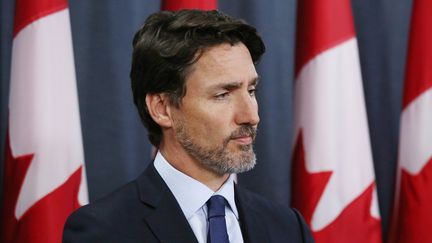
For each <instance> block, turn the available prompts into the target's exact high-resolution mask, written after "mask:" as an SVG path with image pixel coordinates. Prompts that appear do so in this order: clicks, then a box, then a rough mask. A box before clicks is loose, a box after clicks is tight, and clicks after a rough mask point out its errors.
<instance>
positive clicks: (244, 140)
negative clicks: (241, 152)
mask: <svg viewBox="0 0 432 243" xmlns="http://www.w3.org/2000/svg"><path fill="white" fill-rule="evenodd" d="M232 139H233V140H234V141H235V142H236V143H238V144H240V145H249V144H251V143H252V142H253V137H252V136H239V137H234V138H232Z"/></svg>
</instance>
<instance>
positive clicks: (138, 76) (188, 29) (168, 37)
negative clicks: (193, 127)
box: [130, 10, 265, 146]
mask: <svg viewBox="0 0 432 243" xmlns="http://www.w3.org/2000/svg"><path fill="white" fill-rule="evenodd" d="M239 42H242V43H243V44H244V45H245V46H246V47H247V48H248V50H249V52H250V54H251V56H252V60H253V62H254V63H257V62H258V60H259V59H260V57H261V55H262V54H263V53H264V51H265V47H264V43H263V41H262V40H261V37H260V36H259V35H258V34H257V31H256V29H255V28H254V27H252V26H250V25H248V24H246V23H245V22H244V21H242V20H240V19H235V18H232V17H230V16H228V15H225V14H223V13H221V12H219V11H216V10H213V11H200V10H181V11H178V12H169V11H162V12H158V13H155V14H152V15H150V16H149V17H148V18H147V20H146V21H145V23H144V25H143V26H142V27H141V29H140V30H138V32H137V33H136V34H135V37H134V39H133V54H132V68H131V72H130V78H131V80H132V92H133V98H134V102H135V105H136V106H137V108H138V111H139V114H140V116H141V120H142V122H143V123H144V126H145V127H146V128H147V130H148V132H149V139H150V142H151V143H152V144H153V145H155V146H159V144H160V141H161V138H162V130H161V128H160V126H159V125H158V124H157V123H156V122H155V121H153V119H152V118H151V116H150V114H149V112H148V109H147V105H146V101H145V99H146V95H147V94H156V93H166V94H167V95H168V97H169V102H171V104H174V105H176V106H179V105H180V103H181V99H182V98H183V96H184V95H185V94H186V85H185V79H186V76H187V74H188V72H189V71H190V67H191V65H192V64H194V63H195V62H196V61H197V60H198V59H199V57H200V54H202V52H203V51H205V49H206V48H209V47H213V46H216V45H219V44H223V43H230V44H231V45H234V44H236V43H239Z"/></svg>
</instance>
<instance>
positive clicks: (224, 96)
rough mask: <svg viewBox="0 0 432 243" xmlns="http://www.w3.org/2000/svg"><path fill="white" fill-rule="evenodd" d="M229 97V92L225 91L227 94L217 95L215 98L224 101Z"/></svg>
mask: <svg viewBox="0 0 432 243" xmlns="http://www.w3.org/2000/svg"><path fill="white" fill-rule="evenodd" d="M228 95H229V92H227V91H225V92H221V93H218V94H216V95H215V98H216V99H217V100H223V99H225V98H227V97H228Z"/></svg>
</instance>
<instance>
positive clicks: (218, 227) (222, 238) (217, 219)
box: [207, 195, 229, 243]
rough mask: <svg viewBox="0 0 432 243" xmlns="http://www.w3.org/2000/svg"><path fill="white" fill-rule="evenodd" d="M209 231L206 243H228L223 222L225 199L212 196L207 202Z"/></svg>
mask: <svg viewBox="0 0 432 243" xmlns="http://www.w3.org/2000/svg"><path fill="white" fill-rule="evenodd" d="M207 208H208V221H209V231H208V234H207V243H229V240H228V233H227V227H226V222H225V198H224V197H223V196H220V195H214V196H212V197H211V198H210V199H209V200H208V201H207Z"/></svg>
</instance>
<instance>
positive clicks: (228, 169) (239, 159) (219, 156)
mask: <svg viewBox="0 0 432 243" xmlns="http://www.w3.org/2000/svg"><path fill="white" fill-rule="evenodd" d="M177 124H178V126H177V127H176V128H175V133H176V137H177V139H178V142H179V143H180V145H181V146H182V147H183V149H184V150H185V151H186V152H187V153H188V154H189V155H190V156H192V157H193V158H195V159H196V160H197V161H198V162H199V163H200V164H201V165H202V166H203V167H204V168H206V169H207V170H209V171H212V172H213V173H216V174H218V175H224V174H231V173H242V172H246V171H249V170H251V169H252V168H254V167H255V164H256V156H255V152H254V151H253V146H252V144H248V145H236V146H238V148H239V149H238V151H229V149H228V143H229V142H230V141H231V140H232V139H233V138H235V137H239V136H251V137H252V138H253V139H255V136H256V132H257V129H256V128H254V127H253V126H251V125H242V126H241V127H240V128H239V129H237V130H236V131H234V132H233V133H232V134H231V135H230V136H229V137H228V138H226V139H225V140H224V141H223V142H222V144H220V145H215V146H211V147H204V146H202V145H200V144H199V143H197V142H196V141H194V139H193V137H192V136H190V132H189V131H188V129H187V128H186V126H185V125H184V123H183V121H178V122H177Z"/></svg>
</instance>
